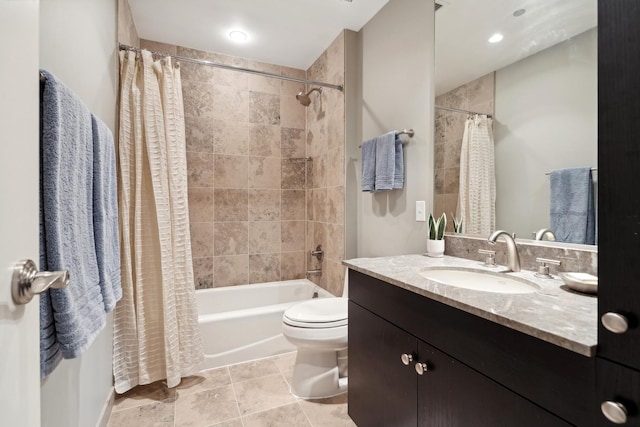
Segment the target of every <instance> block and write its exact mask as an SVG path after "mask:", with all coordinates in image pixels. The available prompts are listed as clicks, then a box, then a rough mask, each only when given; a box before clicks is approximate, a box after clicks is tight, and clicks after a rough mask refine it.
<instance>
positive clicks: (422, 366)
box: [415, 362, 429, 375]
mask: <svg viewBox="0 0 640 427" xmlns="http://www.w3.org/2000/svg"><path fill="white" fill-rule="evenodd" d="M415 368H416V374H418V375H424V373H425V372H427V371H428V370H429V369H428V367H427V364H426V363H421V362H418V363H416V366H415Z"/></svg>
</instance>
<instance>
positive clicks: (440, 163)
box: [433, 143, 444, 169]
mask: <svg viewBox="0 0 640 427" xmlns="http://www.w3.org/2000/svg"><path fill="white" fill-rule="evenodd" d="M433 149H434V156H433V166H434V167H435V168H436V169H442V168H444V143H442V144H435V145H434V146H433Z"/></svg>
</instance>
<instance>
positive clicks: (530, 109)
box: [494, 29, 598, 238]
mask: <svg viewBox="0 0 640 427" xmlns="http://www.w3.org/2000/svg"><path fill="white" fill-rule="evenodd" d="M597 81H598V80H597V30H596V29H592V30H589V31H587V32H585V33H583V34H581V35H579V36H576V37H574V38H573V39H571V40H569V41H566V42H564V43H561V44H558V45H556V46H553V47H551V48H549V49H546V50H544V51H542V52H539V53H537V54H535V55H532V56H530V57H528V58H525V59H524V60H522V61H519V62H517V63H515V64H512V65H510V66H508V67H505V68H503V69H501V70H498V71H497V72H496V106H495V112H496V115H495V117H496V121H495V128H494V129H495V140H496V147H495V156H496V191H497V195H496V221H497V224H499V225H500V227H501V228H504V229H506V230H509V231H512V232H516V233H517V234H518V235H520V236H523V237H526V238H529V237H530V236H531V232H533V231H535V230H538V229H540V228H543V227H548V226H549V176H547V175H545V173H547V172H549V171H551V170H553V169H561V168H568V167H579V166H593V167H595V166H596V165H597V147H598V144H597V138H598V117H597V87H598V83H597ZM596 176H597V175H596Z"/></svg>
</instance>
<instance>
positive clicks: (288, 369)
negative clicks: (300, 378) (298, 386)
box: [275, 351, 297, 384]
mask: <svg viewBox="0 0 640 427" xmlns="http://www.w3.org/2000/svg"><path fill="white" fill-rule="evenodd" d="M296 354H297V353H296V352H295V351H292V352H291V353H284V354H281V355H278V356H276V359H275V361H276V365H277V366H278V369H280V372H281V373H282V375H284V379H285V380H286V381H287V382H288V383H289V384H291V379H292V378H293V365H294V364H295V363H296Z"/></svg>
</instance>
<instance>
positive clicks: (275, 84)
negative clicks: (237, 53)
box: [249, 74, 280, 96]
mask: <svg viewBox="0 0 640 427" xmlns="http://www.w3.org/2000/svg"><path fill="white" fill-rule="evenodd" d="M249 90H250V91H253V92H261V93H269V94H272V95H278V96H279V95H280V80H277V79H275V78H273V77H265V76H259V75H255V74H250V75H249Z"/></svg>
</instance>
